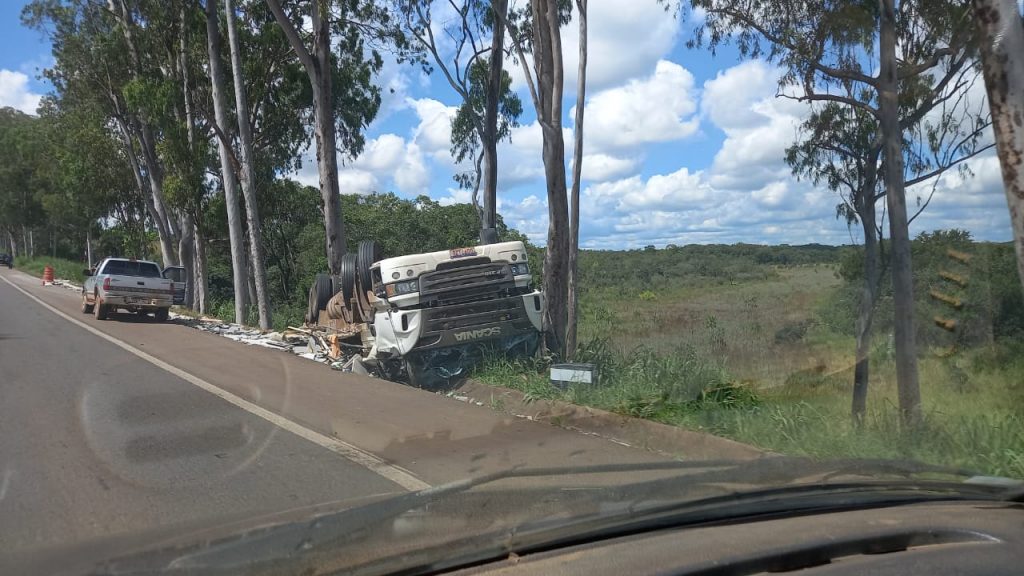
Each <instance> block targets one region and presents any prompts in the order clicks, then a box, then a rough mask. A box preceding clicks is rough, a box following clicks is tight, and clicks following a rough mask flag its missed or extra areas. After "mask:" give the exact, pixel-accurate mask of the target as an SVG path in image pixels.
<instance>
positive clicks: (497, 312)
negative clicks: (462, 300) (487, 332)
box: [423, 296, 529, 337]
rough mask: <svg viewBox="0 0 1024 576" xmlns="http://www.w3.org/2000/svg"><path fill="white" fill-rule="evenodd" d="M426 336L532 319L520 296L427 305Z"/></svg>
mask: <svg viewBox="0 0 1024 576" xmlns="http://www.w3.org/2000/svg"><path fill="white" fill-rule="evenodd" d="M423 320H424V325H423V336H424V337H430V336H433V335H436V334H438V333H440V332H442V331H445V330H457V329H464V328H473V327H476V326H485V325H488V324H496V323H498V322H521V321H524V320H525V321H526V322H529V319H528V318H527V317H526V311H525V310H523V300H522V298H520V297H516V296H514V297H510V298H501V299H496V300H485V301H483V302H474V303H472V304H456V305H453V306H441V307H437V308H427V309H425V310H424V311H423Z"/></svg>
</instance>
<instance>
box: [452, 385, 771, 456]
mask: <svg viewBox="0 0 1024 576" xmlns="http://www.w3.org/2000/svg"><path fill="white" fill-rule="evenodd" d="M449 396H452V397H454V398H456V399H458V400H463V401H466V402H471V403H476V404H482V405H484V406H489V407H491V408H492V409H494V410H497V411H499V412H505V413H508V414H511V415H513V416H517V417H519V418H526V419H528V420H534V421H538V422H546V423H548V424H550V425H552V426H558V427H560V428H566V429H569V430H574V431H577V432H581V433H583V434H591V435H594V436H600V437H602V438H606V439H608V440H611V441H612V442H616V443H619V444H623V445H626V446H632V447H637V448H643V449H646V450H650V451H653V452H658V453H661V454H664V455H667V456H670V457H673V458H681V459H686V460H709V459H722V458H724V459H735V460H750V459H754V458H761V457H764V456H769V455H770V453H769V452H767V451H765V450H761V449H759V448H755V447H753V446H750V445H748V444H743V443H741V442H736V441H735V440H729V439H728V438H721V437H719V436H714V435H712V434H706V433H704V432H695V431H693V430H686V429H684V428H679V427H676V426H670V425H668V424H662V423H660V422H652V421H650V420H644V419H641V418H633V417H630V416H623V415H622V414H616V413H614V412H608V411H606V410H600V409H598V408H590V407H587V406H579V405H576V404H570V403H569V402H563V401H561V400H534V401H527V400H526V398H525V396H524V394H523V393H522V392H519V391H518V390H511V389H509V388H502V387H500V386H491V385H488V384H484V383H482V382H479V381H476V380H467V381H466V382H464V383H463V384H462V385H461V386H459V387H458V388H456V389H455V390H454V391H452V392H451V393H449Z"/></svg>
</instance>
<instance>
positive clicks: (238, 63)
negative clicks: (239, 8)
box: [224, 0, 271, 330]
mask: <svg viewBox="0 0 1024 576" xmlns="http://www.w3.org/2000/svg"><path fill="white" fill-rule="evenodd" d="M224 12H225V14H226V15H227V28H228V45H229V46H230V49H231V69H232V78H233V80H234V83H235V114H236V115H237V116H238V138H239V144H240V146H239V148H240V150H239V152H240V154H239V156H241V158H240V161H241V164H242V167H241V171H240V172H241V173H240V175H239V176H240V180H241V182H242V196H244V197H245V215H246V221H247V223H248V229H249V255H250V260H251V264H252V269H251V270H252V279H253V284H255V292H256V306H257V308H258V309H259V322H260V328H261V329H263V330H269V329H270V326H271V318H270V295H269V294H268V292H267V269H266V264H265V262H264V258H263V240H262V238H261V234H262V232H261V230H260V212H259V206H258V205H257V198H256V197H257V193H256V171H255V170H254V168H253V162H254V159H253V153H252V126H250V125H249V102H248V99H247V96H246V93H245V81H244V79H243V78H242V53H241V49H240V48H239V41H238V34H237V33H236V31H235V11H234V8H233V7H232V5H231V0H224Z"/></svg>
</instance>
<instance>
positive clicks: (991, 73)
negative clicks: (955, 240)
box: [973, 0, 1024, 286]
mask: <svg viewBox="0 0 1024 576" xmlns="http://www.w3.org/2000/svg"><path fill="white" fill-rule="evenodd" d="M973 5H974V15H975V18H974V19H975V22H976V23H977V25H978V32H979V35H980V43H981V62H982V71H983V73H984V76H985V89H986V91H987V92H988V103H989V107H990V108H991V111H992V129H993V131H994V132H995V136H996V150H997V151H998V153H999V165H1000V167H1001V169H1002V173H1003V188H1004V190H1005V191H1006V203H1007V204H1008V205H1009V208H1010V225H1011V226H1012V228H1013V240H1014V246H1015V247H1016V252H1017V272H1018V274H1019V275H1020V281H1021V285H1022V286H1024V58H1022V57H1021V55H1024V22H1022V21H1021V15H1020V11H1019V8H1018V4H1017V2H1016V1H1015V0H973Z"/></svg>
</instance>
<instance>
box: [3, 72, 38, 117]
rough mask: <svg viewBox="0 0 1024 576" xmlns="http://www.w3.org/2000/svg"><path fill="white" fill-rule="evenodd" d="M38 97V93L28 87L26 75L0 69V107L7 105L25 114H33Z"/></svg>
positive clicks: (36, 106)
mask: <svg viewBox="0 0 1024 576" xmlns="http://www.w3.org/2000/svg"><path fill="white" fill-rule="evenodd" d="M40 98H42V96H41V95H40V94H36V93H34V92H32V90H31V89H30V88H29V85H28V76H27V75H25V74H23V73H21V72H14V71H11V70H6V69H0V107H5V106H9V107H11V108H16V109H18V110H21V111H22V112H25V113H26V114H35V113H36V109H37V108H38V107H39V99H40Z"/></svg>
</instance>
